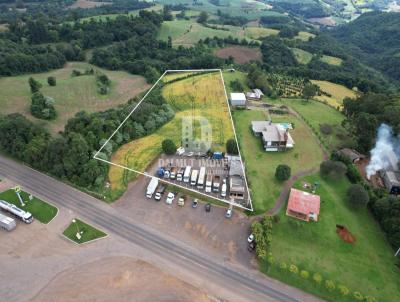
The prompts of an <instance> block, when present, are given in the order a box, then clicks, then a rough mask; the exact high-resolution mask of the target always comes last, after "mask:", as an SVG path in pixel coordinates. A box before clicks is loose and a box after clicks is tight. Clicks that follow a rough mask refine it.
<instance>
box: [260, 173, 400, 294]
mask: <svg viewBox="0 0 400 302" xmlns="http://www.w3.org/2000/svg"><path fill="white" fill-rule="evenodd" d="M303 181H306V182H308V183H314V182H315V181H318V182H319V183H320V186H319V187H318V189H317V191H316V193H317V194H318V195H320V196H321V212H320V216H319V219H318V222H309V223H307V222H300V221H298V220H295V219H294V218H289V217H287V216H286V215H285V211H286V207H285V209H284V210H282V211H281V215H280V219H279V222H278V223H275V224H274V230H273V240H272V249H271V251H272V255H273V257H274V259H275V261H276V263H277V264H276V265H274V266H273V267H271V268H270V269H268V268H267V266H266V265H265V264H264V265H263V266H262V270H263V271H266V272H267V273H268V275H270V276H272V277H274V278H277V279H280V280H282V281H284V282H285V283H288V284H292V285H294V286H297V287H299V288H302V289H304V290H306V291H308V292H311V293H314V294H317V295H319V296H321V297H323V298H325V299H327V300H329V301H354V298H353V297H352V292H351V293H350V295H349V297H348V298H343V297H342V296H341V295H340V294H339V292H338V290H337V289H336V290H335V291H334V293H330V292H329V291H328V290H327V289H326V288H325V286H324V284H321V285H319V286H318V285H316V283H315V282H314V281H313V280H312V274H313V273H315V272H317V273H320V274H321V275H322V277H323V279H324V281H323V282H325V280H332V281H334V282H335V284H336V287H337V286H338V285H339V284H343V285H345V286H346V287H348V288H349V289H350V290H351V291H360V292H361V293H362V294H363V295H364V296H366V295H370V296H373V297H375V298H376V299H377V301H399V300H400V288H399V286H398V279H399V271H398V269H397V268H396V267H395V265H394V262H395V261H394V260H395V258H394V257H393V252H392V249H391V248H390V246H389V244H388V243H387V242H386V240H385V236H384V234H383V233H382V231H381V230H380V228H379V226H378V225H377V223H376V221H375V220H374V219H373V217H372V216H371V215H370V213H369V211H368V210H367V208H366V207H364V208H362V207H361V208H354V207H352V206H349V204H348V203H347V197H346V190H347V188H348V187H349V186H350V183H349V182H348V180H347V179H345V178H344V179H342V180H339V181H325V180H323V179H321V178H320V176H319V175H318V174H316V175H313V176H310V177H306V178H304V179H301V180H299V181H298V182H297V183H296V185H295V187H297V188H299V189H301V186H302V183H303ZM336 224H340V225H344V226H345V227H346V228H347V229H348V230H349V231H350V232H351V234H352V235H353V236H354V237H355V238H356V241H355V243H353V244H350V243H345V242H344V241H343V240H342V239H341V238H340V237H339V236H338V235H337V233H336ZM282 251H285V252H284V253H282ZM280 262H285V263H286V264H287V265H290V264H295V265H297V266H298V267H299V269H300V270H307V271H308V272H309V273H310V274H311V276H310V277H309V280H305V279H303V278H301V277H300V276H298V275H293V274H291V273H289V272H288V271H286V272H283V271H282V270H281V269H280V268H279V263H280ZM367 301H368V300H367ZM371 301H372V300H371Z"/></svg>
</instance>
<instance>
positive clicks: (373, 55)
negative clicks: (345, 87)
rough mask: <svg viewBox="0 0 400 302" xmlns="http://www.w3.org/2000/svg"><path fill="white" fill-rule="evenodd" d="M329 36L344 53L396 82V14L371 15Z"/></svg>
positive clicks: (399, 57)
mask: <svg viewBox="0 0 400 302" xmlns="http://www.w3.org/2000/svg"><path fill="white" fill-rule="evenodd" d="M329 35H330V36H332V37H333V38H335V39H337V40H338V41H339V42H340V43H341V44H342V45H344V47H345V50H346V52H347V53H349V54H351V55H352V56H354V57H357V58H359V59H360V60H361V61H362V62H363V63H365V64H367V65H369V66H372V67H374V68H376V69H377V70H380V71H382V72H383V73H384V74H386V75H387V76H389V77H390V78H392V79H393V80H396V81H400V14H399V13H383V12H372V13H368V14H363V15H362V16H360V17H359V18H358V19H356V20H355V21H353V22H351V23H349V24H346V25H344V26H340V27H338V28H337V29H334V30H332V31H330V32H329Z"/></svg>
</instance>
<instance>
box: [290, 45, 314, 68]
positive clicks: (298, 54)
mask: <svg viewBox="0 0 400 302" xmlns="http://www.w3.org/2000/svg"><path fill="white" fill-rule="evenodd" d="M292 52H293V54H294V56H295V58H296V60H297V62H298V63H300V64H304V65H306V64H308V63H310V61H311V60H312V58H313V54H312V53H310V52H308V51H305V50H302V49H300V48H292Z"/></svg>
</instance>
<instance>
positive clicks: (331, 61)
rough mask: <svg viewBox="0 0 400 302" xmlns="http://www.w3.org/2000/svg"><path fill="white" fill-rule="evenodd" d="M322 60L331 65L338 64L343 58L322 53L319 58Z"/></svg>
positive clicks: (340, 63)
mask: <svg viewBox="0 0 400 302" xmlns="http://www.w3.org/2000/svg"><path fill="white" fill-rule="evenodd" d="M320 60H321V61H322V62H324V63H326V64H329V65H333V66H340V65H342V63H343V60H342V59H340V58H337V57H332V56H327V55H323V56H322V57H321V59H320Z"/></svg>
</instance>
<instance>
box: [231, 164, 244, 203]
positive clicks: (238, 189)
mask: <svg viewBox="0 0 400 302" xmlns="http://www.w3.org/2000/svg"><path fill="white" fill-rule="evenodd" d="M245 192H246V189H245V181H244V174H243V168H242V162H241V161H240V160H237V159H232V160H230V161H229V197H231V198H233V199H244V196H245Z"/></svg>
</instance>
